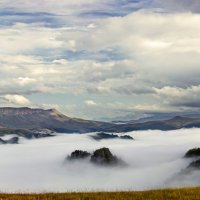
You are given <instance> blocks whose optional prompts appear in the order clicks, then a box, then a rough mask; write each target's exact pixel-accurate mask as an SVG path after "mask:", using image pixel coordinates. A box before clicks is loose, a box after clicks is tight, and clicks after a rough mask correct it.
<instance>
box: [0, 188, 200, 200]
mask: <svg viewBox="0 0 200 200" xmlns="http://www.w3.org/2000/svg"><path fill="white" fill-rule="evenodd" d="M40 199H42V200H65V199H66V200H90V199H91V200H93V199H94V200H108V199H116V200H124V199H125V200H167V199H169V200H173V199H179V200H193V199H195V200H199V199H200V188H187V189H171V190H155V191H145V192H110V193H101V192H97V193H63V194H62V193H61V194H55V193H54V194H53V193H52V194H51V193H49V194H38V195H36V194H30V195H27V194H0V200H40Z"/></svg>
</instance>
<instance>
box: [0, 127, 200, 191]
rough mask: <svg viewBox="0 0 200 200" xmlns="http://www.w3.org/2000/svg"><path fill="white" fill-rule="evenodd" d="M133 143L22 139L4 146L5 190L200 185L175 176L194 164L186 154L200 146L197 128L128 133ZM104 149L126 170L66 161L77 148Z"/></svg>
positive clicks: (83, 138)
mask: <svg viewBox="0 0 200 200" xmlns="http://www.w3.org/2000/svg"><path fill="white" fill-rule="evenodd" d="M129 134H130V135H131V136H133V137H134V138H135V141H128V140H127V141H126V140H120V139H114V140H102V141H100V142H99V141H98V142H97V141H95V140H93V139H91V138H90V137H89V135H90V134H86V135H76V134H72V135H59V136H56V137H54V138H46V139H39V140H31V141H27V140H21V142H22V143H21V144H19V145H6V146H0V156H1V162H0V169H1V170H0V177H1V183H0V188H1V191H4V192H49V191H53V192H58V191H65V192H66V191H72V190H73V191H94V190H108V191H111V190H147V189H154V188H163V187H171V186H173V187H174V186H176V187H182V186H194V185H199V184H200V181H199V180H200V179H199V175H197V174H196V173H195V172H194V173H195V177H194V173H192V174H191V175H190V176H187V177H185V178H183V179H181V181H180V180H179V179H178V178H177V174H178V173H179V172H180V171H181V170H182V169H184V168H186V167H187V166H188V165H189V163H190V162H191V160H187V159H183V156H184V154H185V152H186V151H187V150H188V149H190V148H193V147H198V146H200V143H199V142H198V141H199V139H200V136H199V129H188V130H176V131H169V132H161V131H141V132H131V133H129ZM101 147H109V148H110V150H111V151H112V152H113V153H114V154H115V155H117V156H118V157H119V158H121V159H123V160H124V161H125V162H126V163H127V164H128V166H127V167H122V168H120V167H119V168H118V167H111V168H109V167H107V168H105V167H97V166H94V165H92V164H90V163H89V162H87V161H80V162H79V161H77V162H72V163H71V162H70V161H67V162H64V161H65V158H66V157H67V155H69V154H70V153H71V152H72V151H74V150H76V149H80V150H87V151H89V152H92V151H94V150H96V149H98V148H101Z"/></svg>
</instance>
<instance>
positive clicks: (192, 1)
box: [154, 0, 200, 13]
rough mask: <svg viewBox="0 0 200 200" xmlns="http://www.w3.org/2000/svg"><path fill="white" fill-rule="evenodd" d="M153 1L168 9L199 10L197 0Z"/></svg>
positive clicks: (195, 11) (199, 5)
mask: <svg viewBox="0 0 200 200" xmlns="http://www.w3.org/2000/svg"><path fill="white" fill-rule="evenodd" d="M154 3H155V5H158V6H161V7H163V8H165V9H167V10H168V11H182V12H194V13H199V12H200V2H199V0H167V1H166V0H155V1H154Z"/></svg>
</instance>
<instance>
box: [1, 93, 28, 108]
mask: <svg viewBox="0 0 200 200" xmlns="http://www.w3.org/2000/svg"><path fill="white" fill-rule="evenodd" d="M1 98H2V99H3V100H4V101H6V102H7V103H10V104H14V105H20V106H26V105H31V102H30V101H29V100H28V99H27V98H26V97H24V96H21V95H5V96H2V97H1Z"/></svg>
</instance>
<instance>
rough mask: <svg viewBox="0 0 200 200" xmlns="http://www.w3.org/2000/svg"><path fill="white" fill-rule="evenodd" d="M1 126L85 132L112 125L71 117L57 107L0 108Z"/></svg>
mask: <svg viewBox="0 0 200 200" xmlns="http://www.w3.org/2000/svg"><path fill="white" fill-rule="evenodd" d="M0 126H2V127H6V128H13V129H36V130H37V129H50V130H53V131H56V132H66V133H72V132H78V133H85V132H91V131H99V130H102V129H103V128H106V127H108V126H109V127H110V125H109V123H104V122H96V121H90V120H83V119H77V118H70V117H67V116H66V115H64V114H62V113H61V112H59V111H57V110H56V109H49V110H44V109H32V108H27V107H23V108H10V107H8V108H0Z"/></svg>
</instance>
